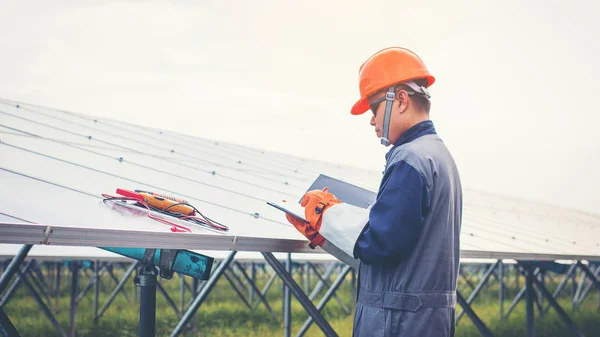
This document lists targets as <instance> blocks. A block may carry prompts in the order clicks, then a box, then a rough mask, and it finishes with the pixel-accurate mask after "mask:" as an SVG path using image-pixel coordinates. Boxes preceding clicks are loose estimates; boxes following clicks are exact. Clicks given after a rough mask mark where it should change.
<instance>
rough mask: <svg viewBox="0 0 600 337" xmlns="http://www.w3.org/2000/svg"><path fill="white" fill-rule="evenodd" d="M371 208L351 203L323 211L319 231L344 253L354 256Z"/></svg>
mask: <svg viewBox="0 0 600 337" xmlns="http://www.w3.org/2000/svg"><path fill="white" fill-rule="evenodd" d="M369 212H370V211H369V210H368V209H366V208H360V207H356V206H352V205H350V204H345V203H341V204H337V205H333V206H331V207H329V208H328V209H327V210H325V212H324V213H323V219H322V221H321V228H320V229H319V233H320V234H321V235H322V236H323V237H324V238H325V239H326V240H327V241H329V242H331V243H333V244H334V245H335V246H337V247H338V248H339V249H341V250H342V251H343V252H344V253H346V254H348V255H350V256H352V257H354V244H355V243H356V240H357V239H358V236H359V235H360V233H361V232H362V230H363V228H364V227H365V226H366V225H367V222H368V221H369Z"/></svg>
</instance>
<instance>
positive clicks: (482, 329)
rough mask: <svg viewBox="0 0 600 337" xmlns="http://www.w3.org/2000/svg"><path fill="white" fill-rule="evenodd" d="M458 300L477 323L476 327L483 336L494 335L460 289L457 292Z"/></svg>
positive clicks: (490, 336)
mask: <svg viewBox="0 0 600 337" xmlns="http://www.w3.org/2000/svg"><path fill="white" fill-rule="evenodd" d="M456 300H457V301H458V304H460V306H461V307H462V308H463V310H464V311H465V313H466V314H467V316H469V318H470V319H471V321H473V324H475V327H477V330H479V332H480V333H481V335H482V336H483V337H493V335H492V333H491V331H490V330H489V329H488V328H487V326H485V324H484V323H483V321H482V320H481V319H480V318H479V316H477V314H476V313H475V311H474V310H473V309H472V308H471V306H470V305H469V304H468V303H467V301H466V300H465V298H464V297H463V296H462V295H461V294H460V291H457V292H456Z"/></svg>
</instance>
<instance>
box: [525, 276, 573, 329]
mask: <svg viewBox="0 0 600 337" xmlns="http://www.w3.org/2000/svg"><path fill="white" fill-rule="evenodd" d="M531 279H532V280H533V282H535V285H536V286H537V288H538V290H539V291H540V292H541V293H542V295H543V296H545V297H546V299H547V300H548V302H550V305H551V306H552V307H554V310H556V312H557V313H558V315H559V316H560V318H561V319H562V320H563V321H564V322H565V324H567V326H568V327H569V329H571V332H573V334H574V335H575V336H577V337H584V336H583V334H582V333H581V332H580V331H579V330H578V329H577V326H575V323H573V321H572V320H571V319H570V318H569V316H568V315H567V313H566V312H565V311H564V310H563V309H562V308H561V307H560V305H558V302H556V300H555V299H554V297H553V296H552V295H551V294H550V292H549V291H548V289H546V287H545V286H544V283H543V282H541V281H539V280H538V279H537V278H536V277H532V278H531Z"/></svg>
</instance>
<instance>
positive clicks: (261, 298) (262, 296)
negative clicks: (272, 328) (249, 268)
mask: <svg viewBox="0 0 600 337" xmlns="http://www.w3.org/2000/svg"><path fill="white" fill-rule="evenodd" d="M233 263H234V264H235V266H236V267H238V269H239V270H240V273H241V274H242V276H243V277H244V279H245V280H246V281H247V282H248V284H249V285H250V290H252V291H253V293H256V296H258V299H259V301H260V302H262V303H263V304H264V305H265V308H267V311H269V313H270V314H271V315H272V316H273V318H275V320H278V318H277V315H275V313H274V312H273V310H272V309H271V306H270V305H269V302H267V299H266V297H265V294H263V293H262V292H261V291H259V290H258V287H257V286H256V283H255V281H253V280H252V278H250V276H248V273H246V270H245V269H244V267H243V266H242V265H241V264H240V263H239V262H237V261H234V262H233ZM254 270H255V271H256V269H254ZM255 278H256V275H255ZM269 287H270V285H269ZM267 290H268V288H267ZM265 293H266V292H265ZM257 302H258V301H257ZM250 306H251V308H254V307H253V306H252V302H250Z"/></svg>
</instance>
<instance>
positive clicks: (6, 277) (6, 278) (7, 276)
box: [0, 245, 31, 293]
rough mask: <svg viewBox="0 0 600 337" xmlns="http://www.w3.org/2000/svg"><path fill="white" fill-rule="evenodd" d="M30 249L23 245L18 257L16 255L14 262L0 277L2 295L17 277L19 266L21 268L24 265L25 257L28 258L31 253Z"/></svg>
mask: <svg viewBox="0 0 600 337" xmlns="http://www.w3.org/2000/svg"><path fill="white" fill-rule="evenodd" d="M30 249H31V245H23V246H22V247H21V249H20V250H19V252H18V253H17V255H15V257H14V258H13V259H12V261H10V264H9V265H8V267H7V268H6V270H5V271H4V273H2V275H0V293H3V292H4V289H5V288H6V286H7V285H8V283H9V282H10V280H11V279H12V277H13V275H15V273H16V272H17V270H19V266H21V263H23V260H25V257H27V254H28V253H29V250H30Z"/></svg>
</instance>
